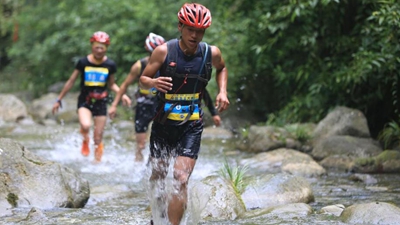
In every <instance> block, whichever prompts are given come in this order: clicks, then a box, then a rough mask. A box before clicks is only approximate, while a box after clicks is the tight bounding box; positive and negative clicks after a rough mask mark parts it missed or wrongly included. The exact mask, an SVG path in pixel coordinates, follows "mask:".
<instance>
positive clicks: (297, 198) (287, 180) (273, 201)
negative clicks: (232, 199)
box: [241, 173, 314, 210]
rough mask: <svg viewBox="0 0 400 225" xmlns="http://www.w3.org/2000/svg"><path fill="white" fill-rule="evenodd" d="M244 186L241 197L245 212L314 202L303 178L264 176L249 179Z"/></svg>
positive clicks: (279, 175) (279, 174)
mask: <svg viewBox="0 0 400 225" xmlns="http://www.w3.org/2000/svg"><path fill="white" fill-rule="evenodd" d="M246 184H247V185H246V188H245V190H244V191H243V193H242V194H241V197H242V200H243V202H244V204H245V205H246V209H247V210H251V209H258V208H268V207H271V206H278V205H284V204H289V203H310V202H312V201H314V194H313V191H312V188H311V185H310V183H309V182H308V181H307V180H306V179H305V178H303V177H299V176H295V175H290V174H286V173H278V174H264V175H260V176H254V177H249V178H248V179H246Z"/></svg>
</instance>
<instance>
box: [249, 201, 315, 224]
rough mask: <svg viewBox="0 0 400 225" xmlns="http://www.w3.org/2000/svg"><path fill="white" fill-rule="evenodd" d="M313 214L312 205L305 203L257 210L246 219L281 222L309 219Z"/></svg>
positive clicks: (252, 211)
mask: <svg viewBox="0 0 400 225" xmlns="http://www.w3.org/2000/svg"><path fill="white" fill-rule="evenodd" d="M312 213H313V209H312V207H311V206H310V205H308V204H305V203H290V204H287V205H279V206H272V207H269V208H265V209H257V210H251V211H248V212H246V214H245V215H244V216H243V217H244V218H265V219H268V218H273V219H277V218H279V219H280V220H287V219H298V218H301V217H307V216H309V215H311V214H312Z"/></svg>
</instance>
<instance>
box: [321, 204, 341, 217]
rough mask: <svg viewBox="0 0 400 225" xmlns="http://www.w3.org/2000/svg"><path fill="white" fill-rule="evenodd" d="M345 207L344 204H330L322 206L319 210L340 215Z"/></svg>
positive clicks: (323, 212) (322, 212)
mask: <svg viewBox="0 0 400 225" xmlns="http://www.w3.org/2000/svg"><path fill="white" fill-rule="evenodd" d="M344 208H345V207H344V205H342V204H335V205H328V206H325V207H322V208H321V210H320V211H319V213H321V214H329V215H335V216H340V214H342V212H343V210H344Z"/></svg>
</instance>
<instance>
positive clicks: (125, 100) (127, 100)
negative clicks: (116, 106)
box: [122, 95, 132, 107]
mask: <svg viewBox="0 0 400 225" xmlns="http://www.w3.org/2000/svg"><path fill="white" fill-rule="evenodd" d="M131 104H132V101H131V99H130V98H129V97H128V96H127V95H122V105H123V106H128V107H131Z"/></svg>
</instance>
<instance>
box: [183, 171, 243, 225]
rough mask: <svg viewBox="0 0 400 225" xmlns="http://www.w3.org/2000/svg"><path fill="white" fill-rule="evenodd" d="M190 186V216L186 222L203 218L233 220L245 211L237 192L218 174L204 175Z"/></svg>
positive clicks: (195, 221) (193, 221) (196, 221)
mask: <svg viewBox="0 0 400 225" xmlns="http://www.w3.org/2000/svg"><path fill="white" fill-rule="evenodd" d="M192 186H193V187H191V190H190V200H189V205H188V207H189V210H190V211H191V212H192V213H191V214H192V218H189V220H190V221H187V223H186V224H197V223H198V221H200V220H201V219H205V218H213V219H218V220H235V219H236V218H238V217H239V216H240V215H242V214H243V213H244V212H245V211H246V209H245V206H244V204H243V202H242V201H241V199H240V197H239V195H238V193H236V192H235V191H234V189H233V187H232V186H231V184H230V183H229V182H227V181H226V180H225V179H223V178H222V177H220V176H209V177H206V178H204V179H203V180H201V181H200V182H196V183H192ZM196 211H197V212H196Z"/></svg>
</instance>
